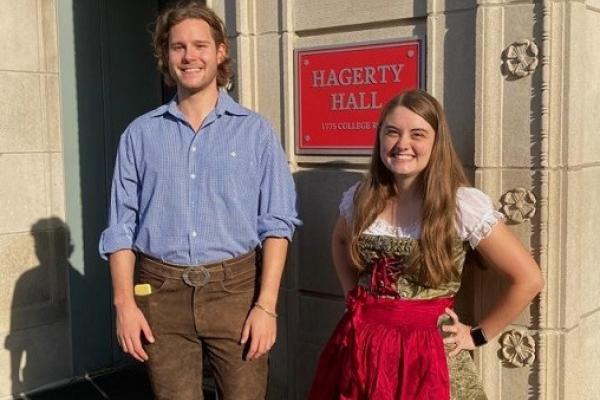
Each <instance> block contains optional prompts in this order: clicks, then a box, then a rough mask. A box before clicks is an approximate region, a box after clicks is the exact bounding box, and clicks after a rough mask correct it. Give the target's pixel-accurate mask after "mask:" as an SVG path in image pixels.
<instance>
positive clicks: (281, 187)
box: [99, 91, 300, 265]
mask: <svg viewBox="0 0 600 400" xmlns="http://www.w3.org/2000/svg"><path fill="white" fill-rule="evenodd" d="M295 201H296V193H295V190H294V183H293V180H292V177H291V174H290V171H289V168H288V165H287V159H286V156H285V154H284V152H283V150H282V148H281V144H280V142H279V140H278V139H277V136H276V135H275V132H274V130H273V128H272V127H271V125H270V124H269V123H268V122H267V121H266V120H265V119H264V118H263V117H261V116H260V115H258V114H256V113H254V112H252V111H250V110H248V109H246V108H244V107H242V106H240V105H239V104H237V103H236V102H235V101H234V100H233V99H232V98H231V97H229V95H228V94H227V93H225V92H223V91H221V92H220V93H219V99H218V101H217V105H216V107H215V109H214V110H213V111H212V112H211V113H210V114H208V116H207V117H206V118H205V120H204V122H203V124H202V127H201V128H200V130H199V131H198V133H196V132H194V130H193V129H192V127H191V126H190V125H189V123H188V122H186V120H185V118H184V116H183V114H182V113H181V111H180V110H179V108H178V106H177V102H176V99H175V98H174V99H173V100H172V101H171V102H170V103H168V104H165V105H163V106H161V107H158V108H157V109H155V110H153V111H151V112H149V113H147V114H144V115H142V116H141V117H139V118H137V119H135V120H134V121H133V122H132V123H131V125H129V127H127V129H126V130H125V132H124V133H123V135H122V137H121V140H120V143H119V149H118V153H117V160H116V164H115V171H114V176H113V181H112V190H111V202H110V203H111V204H110V215H109V222H108V227H107V228H106V230H105V231H104V232H103V233H102V236H101V238H100V245H99V249H100V254H101V255H102V257H104V258H106V257H107V256H108V254H110V253H113V252H115V251H117V250H120V249H134V250H137V251H140V252H142V253H144V254H147V255H149V256H152V257H155V258H158V259H160V260H163V261H164V262H168V263H174V264H181V265H197V264H205V263H209V262H214V261H218V260H223V259H228V258H231V257H236V256H239V255H242V254H244V253H247V252H248V251H250V250H252V249H254V248H256V247H257V246H260V244H261V242H262V241H264V239H265V238H267V237H283V238H287V239H289V240H291V237H292V235H293V233H294V229H295V226H297V225H299V224H300V221H299V220H298V219H297V213H296V208H295Z"/></svg>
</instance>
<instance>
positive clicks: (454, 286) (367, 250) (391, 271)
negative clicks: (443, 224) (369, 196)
mask: <svg viewBox="0 0 600 400" xmlns="http://www.w3.org/2000/svg"><path fill="white" fill-rule="evenodd" d="M417 243H418V239H414V238H410V237H392V236H385V235H370V234H363V235H361V236H360V238H359V251H360V253H361V256H362V258H363V259H364V260H366V268H365V269H364V270H363V271H361V273H360V275H359V279H358V284H359V285H360V286H362V287H364V288H365V289H367V290H368V291H370V292H371V293H373V294H375V295H378V296H386V297H400V298H405V299H432V298H436V297H450V296H454V295H455V294H456V292H458V289H460V275H461V273H462V269H463V265H464V261H465V257H466V254H467V248H468V244H467V243H466V242H463V241H461V240H459V239H458V238H457V239H456V240H455V246H454V265H455V266H456V269H457V271H458V273H459V274H458V276H457V277H456V279H455V280H453V281H451V282H448V283H446V284H442V285H440V286H439V287H437V288H431V287H427V286H423V285H422V284H420V283H419V282H418V281H417V279H416V278H415V277H413V276H411V275H409V274H408V273H406V272H405V271H404V269H405V267H406V264H407V262H408V258H409V255H410V254H411V252H412V251H413V248H414V247H415V246H417Z"/></svg>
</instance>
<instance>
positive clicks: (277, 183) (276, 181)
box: [257, 123, 301, 242]
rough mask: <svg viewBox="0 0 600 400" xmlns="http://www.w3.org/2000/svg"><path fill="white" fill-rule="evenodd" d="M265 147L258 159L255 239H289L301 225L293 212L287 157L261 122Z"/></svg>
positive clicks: (292, 187) (269, 128)
mask: <svg viewBox="0 0 600 400" xmlns="http://www.w3.org/2000/svg"><path fill="white" fill-rule="evenodd" d="M264 125H265V130H266V131H267V133H268V135H265V144H264V147H263V151H262V156H261V159H260V171H261V181H260V193H259V196H260V197H259V203H258V224H257V229H258V237H259V239H260V241H261V242H263V241H264V240H265V239H266V238H268V237H280V238H286V239H288V240H290V241H291V240H292V236H293V235H294V231H295V229H296V226H299V225H301V221H300V220H299V219H298V213H297V211H296V190H295V187H294V181H293V179H292V175H291V173H290V169H289V166H288V163H287V158H286V156H285V153H284V152H283V149H282V147H281V144H280V142H279V140H278V139H277V137H276V135H275V132H274V130H273V129H272V128H271V127H270V126H269V125H268V124H267V123H264Z"/></svg>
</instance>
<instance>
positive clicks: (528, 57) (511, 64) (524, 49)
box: [503, 39, 539, 79]
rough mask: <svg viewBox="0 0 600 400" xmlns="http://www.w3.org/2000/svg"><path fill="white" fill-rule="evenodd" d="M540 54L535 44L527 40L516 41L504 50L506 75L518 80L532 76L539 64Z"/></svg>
mask: <svg viewBox="0 0 600 400" xmlns="http://www.w3.org/2000/svg"><path fill="white" fill-rule="evenodd" d="M538 54H539V50H538V47H537V46H536V44H535V43H534V42H532V41H530V40H527V39H521V40H519V41H516V42H515V43H513V44H511V45H510V46H508V47H507V48H506V50H504V57H503V59H504V65H503V67H504V70H505V73H506V74H507V75H508V74H510V75H511V76H513V77H515V78H517V79H518V78H523V77H525V76H527V75H530V74H532V73H533V71H535V68H536V67H537V65H538V62H539V60H538Z"/></svg>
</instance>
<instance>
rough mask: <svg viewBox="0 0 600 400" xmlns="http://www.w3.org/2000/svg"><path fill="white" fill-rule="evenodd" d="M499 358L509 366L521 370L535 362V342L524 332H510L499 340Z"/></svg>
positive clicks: (514, 330)
mask: <svg viewBox="0 0 600 400" xmlns="http://www.w3.org/2000/svg"><path fill="white" fill-rule="evenodd" d="M500 344H501V345H502V349H501V351H500V354H501V358H502V360H503V361H504V362H506V363H508V364H509V365H511V366H513V367H516V368H522V367H528V366H530V365H532V364H533V361H535V340H534V339H533V337H532V336H531V335H530V334H529V333H527V332H526V331H521V330H516V329H513V330H510V331H508V332H505V333H504V334H503V335H502V337H501V338H500Z"/></svg>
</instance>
